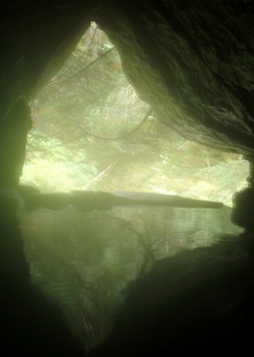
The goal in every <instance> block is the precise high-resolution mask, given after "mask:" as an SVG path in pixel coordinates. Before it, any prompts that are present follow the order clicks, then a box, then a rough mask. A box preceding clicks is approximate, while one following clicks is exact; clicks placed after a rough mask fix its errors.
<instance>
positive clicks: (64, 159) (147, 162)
mask: <svg viewBox="0 0 254 357" xmlns="http://www.w3.org/2000/svg"><path fill="white" fill-rule="evenodd" d="M31 109H32V118H33V122H34V125H33V130H32V131H31V132H30V133H29V136H28V146H27V156H26V162H25V165H24V170H23V176H22V178H21V183H31V182H33V183H34V184H36V185H37V186H39V188H40V189H41V191H42V192H57V191H58V192H59V191H71V190H92V191H106V192H115V191H118V190H123V191H141V192H155V193H166V194H170V193H176V194H178V195H181V196H185V197H190V198H195V199H203V200H212V201H213V200H214V201H221V202H223V203H224V204H227V205H230V204H231V197H232V194H233V193H234V192H236V191H238V190H239V189H241V188H242V187H244V185H245V184H246V181H245V180H246V177H247V176H248V164H247V162H246V161H244V160H242V158H241V156H240V155H237V154H230V153H224V152H221V151H219V150H216V149H212V148H208V147H204V146H201V145H199V144H196V143H193V142H190V141H188V140H187V139H185V138H183V137H181V136H179V135H178V134H177V133H175V132H174V131H172V130H171V129H170V128H167V127H165V126H163V125H162V124H160V123H159V122H158V121H157V120H156V117H155V115H154V113H153V112H152V110H151V108H150V107H149V105H148V104H147V103H145V102H143V101H142V100H140V99H139V97H138V95H137V93H136V92H135V89H134V88H133V87H132V86H131V85H130V84H129V82H128V78H126V76H125V74H124V72H123V69H122V64H121V58H120V55H119V53H118V52H117V50H116V49H115V48H114V46H113V44H112V43H111V42H110V41H109V39H108V38H107V36H106V35H105V33H104V32H103V31H101V30H100V29H99V28H98V27H97V26H96V24H95V23H92V24H91V26H90V27H89V29H88V30H87V32H86V33H85V34H84V36H83V37H82V38H81V40H80V42H79V44H78V45H77V47H76V49H75V50H74V52H73V53H72V55H71V57H70V58H69V60H68V61H67V62H66V63H65V65H64V66H63V67H62V69H61V70H60V71H59V72H58V73H57V74H56V75H55V76H54V77H53V78H52V80H51V81H50V83H49V84H48V85H47V86H46V87H45V88H44V89H43V90H42V91H41V92H40V94H39V95H38V97H37V99H36V100H35V101H33V102H32V103H31Z"/></svg>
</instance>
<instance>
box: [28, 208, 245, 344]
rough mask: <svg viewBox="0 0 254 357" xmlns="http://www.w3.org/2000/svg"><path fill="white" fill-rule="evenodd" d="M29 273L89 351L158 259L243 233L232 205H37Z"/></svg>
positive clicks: (31, 222)
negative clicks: (127, 292)
mask: <svg viewBox="0 0 254 357" xmlns="http://www.w3.org/2000/svg"><path fill="white" fill-rule="evenodd" d="M21 227H22V231H23V238H24V242H25V253H26V257H27V260H28V261H29V263H30V269H31V276H32V280H33V282H34V283H36V284H37V285H39V286H40V287H41V289H42V290H43V291H44V292H45V294H46V295H47V296H48V297H49V298H50V299H51V300H53V301H55V302H56V303H57V304H59V305H60V306H62V308H63V310H64V311H65V314H66V317H67V319H68V323H69V324H70V325H71V328H72V330H73V332H74V334H76V337H77V339H79V340H80V341H82V344H83V345H85V348H86V349H87V350H89V349H91V348H92V347H94V346H98V345H100V344H101V343H102V342H103V341H104V340H105V337H106V336H107V335H108V333H109V332H110V331H111V329H112V326H113V318H114V315H115V313H116V312H117V310H118V309H119V308H120V307H121V306H122V305H123V302H124V297H123V290H124V288H125V287H126V286H127V284H128V283H129V282H130V281H132V280H133V279H135V278H137V277H139V276H140V275H142V274H146V273H147V272H148V271H149V269H150V268H151V267H152V266H153V264H154V262H155V261H156V260H158V259H162V258H165V257H168V256H173V255H175V254H176V253H177V252H179V251H181V250H183V249H194V248H196V247H200V246H204V245H211V244H212V243H213V242H215V241H216V240H218V239H219V236H220V234H222V233H224V234H225V233H229V234H230V233H239V232H240V231H241V230H240V229H239V228H237V227H236V226H234V225H232V224H231V223H230V209H229V208H228V207H223V208H221V209H208V208H172V207H126V206H125V207H115V208H112V209H110V210H108V211H93V212H88V213H87V212H80V211H78V210H77V209H75V208H73V207H72V206H69V207H67V208H65V209H63V210H60V211H52V210H47V209H38V210H36V211H33V212H31V213H28V214H27V215H26V216H25V217H24V218H23V220H22V224H21Z"/></svg>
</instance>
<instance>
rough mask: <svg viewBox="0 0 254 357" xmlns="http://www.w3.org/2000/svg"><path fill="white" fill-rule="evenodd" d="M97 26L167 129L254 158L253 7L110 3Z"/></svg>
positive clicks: (236, 3) (240, 4) (240, 3)
mask: <svg viewBox="0 0 254 357" xmlns="http://www.w3.org/2000/svg"><path fill="white" fill-rule="evenodd" d="M96 19H97V21H98V23H99V24H100V26H101V28H102V29H103V30H104V31H105V32H106V33H107V34H108V35H109V37H110V39H111V41H112V42H113V43H114V44H115V45H116V47H117V48H118V50H119V52H120V54H121V58H122V61H123V68H124V70H125V72H126V74H127V76H128V78H129V80H130V82H131V83H132V84H133V85H134V86H135V87H136V88H137V89H138V92H139V93H140V96H141V97H142V98H143V99H144V100H146V101H148V102H149V103H150V104H151V106H152V107H153V109H154V111H155V113H156V116H157V117H158V118H159V119H160V120H161V121H163V122H164V124H166V125H168V126H171V127H173V128H174V129H176V130H177V131H178V132H179V133H180V134H182V135H184V136H186V137H187V138H189V139H190V140H193V141H199V142H201V143H203V144H208V145H211V146H216V147H220V148H222V149H224V150H229V151H235V150H238V151H239V152H242V153H245V154H247V153H251V154H252V152H253V118H254V101H253V94H254V86H253V84H254V82H253V80H254V69H253V65H252V64H253V60H254V56H253V53H254V41H253V34H254V5H253V3H251V2H249V1H223V2H217V1H209V2H208V1H191V2H190V1H177V0H176V1H174V0H171V1H156V2H150V1H145V2H138V1H136V2H133V6H132V7H130V6H128V4H126V5H124V4H123V3H122V2H121V3H119V2H117V1H111V2H108V3H107V5H105V6H104V7H102V8H101V9H100V12H98V13H97V17H96Z"/></svg>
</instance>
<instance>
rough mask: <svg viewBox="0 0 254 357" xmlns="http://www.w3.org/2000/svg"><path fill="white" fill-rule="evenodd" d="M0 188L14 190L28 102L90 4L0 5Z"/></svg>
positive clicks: (63, 54)
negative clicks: (6, 185) (2, 186)
mask: <svg viewBox="0 0 254 357" xmlns="http://www.w3.org/2000/svg"><path fill="white" fill-rule="evenodd" d="M0 10H1V13H3V14H5V16H3V18H2V19H1V23H0V46H1V52H0V53H1V55H0V65H1V68H2V69H4V70H2V71H1V74H0V91H1V98H0V152H1V156H0V169H1V175H0V184H9V185H16V184H17V183H18V180H19V176H20V175H21V173H22V166H23V163H24V159H25V146H26V136H27V132H28V131H29V130H30V129H31V127H32V120H31V117H30V112H29V107H28V102H29V101H30V100H31V99H33V98H35V96H36V93H37V92H38V90H39V89H40V88H42V87H43V85H45V84H46V83H47V82H48V81H49V79H50V78H51V77H52V76H53V75H54V74H55V73H56V72H57V71H58V70H59V69H60V67H61V66H62V64H63V63H64V61H65V60H66V58H67V57H68V56H69V55H70V53H71V52H72V50H73V48H74V47H75V46H76V44H77V42H78V41H79V39H80V37H81V36H82V34H83V33H84V32H85V30H86V28H87V27H88V26H89V24H90V19H91V10H92V7H91V3H90V2H89V1H87V2H80V1H78V2H72V3H69V2H68V1H43V2H41V1H33V2H32V3H31V2H28V1H14V0H12V1H8V2H1V5H0Z"/></svg>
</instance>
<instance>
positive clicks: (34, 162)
mask: <svg viewBox="0 0 254 357" xmlns="http://www.w3.org/2000/svg"><path fill="white" fill-rule="evenodd" d="M28 148H29V149H28V150H27V160H26V163H25V166H24V171H23V172H24V173H23V176H22V179H21V182H22V181H23V182H26V181H29V182H30V181H32V182H34V183H35V184H36V185H38V186H39V187H40V188H41V190H42V191H44V192H54V191H69V190H74V189H78V188H80V187H82V186H84V185H86V184H88V183H89V182H90V180H92V177H93V176H94V175H95V174H96V173H97V169H96V168H95V167H94V166H93V165H92V164H91V163H89V162H88V161H87V159H86V154H85V152H81V151H79V152H77V151H74V150H71V149H67V148H66V147H64V146H63V145H62V143H61V141H60V140H59V139H56V138H47V137H46V136H45V135H43V134H42V133H40V132H39V131H36V130H34V131H33V132H32V133H31V134H30V135H29V136H28ZM34 148H36V149H34Z"/></svg>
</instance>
